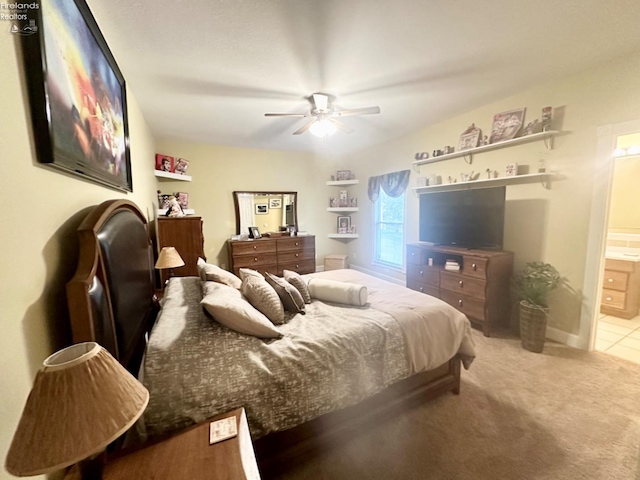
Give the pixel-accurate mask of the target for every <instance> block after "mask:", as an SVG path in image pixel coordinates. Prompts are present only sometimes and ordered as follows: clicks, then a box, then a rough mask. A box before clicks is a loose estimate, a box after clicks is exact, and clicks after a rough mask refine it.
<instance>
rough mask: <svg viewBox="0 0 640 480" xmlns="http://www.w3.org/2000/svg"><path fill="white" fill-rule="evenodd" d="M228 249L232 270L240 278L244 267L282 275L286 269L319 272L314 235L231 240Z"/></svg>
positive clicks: (299, 271)
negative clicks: (317, 270) (239, 275)
mask: <svg viewBox="0 0 640 480" xmlns="http://www.w3.org/2000/svg"><path fill="white" fill-rule="evenodd" d="M228 248H229V269H230V270H231V271H232V272H233V273H235V274H236V275H238V274H239V271H240V269H241V268H252V269H254V270H258V271H259V272H262V273H264V272H269V273H273V274H274V275H280V276H282V271H283V270H293V271H295V272H298V273H300V274H304V273H313V272H315V271H316V237H315V236H313V235H304V236H295V237H289V236H282V237H277V238H264V237H263V238H259V239H255V240H230V241H229V242H228Z"/></svg>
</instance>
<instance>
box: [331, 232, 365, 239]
mask: <svg viewBox="0 0 640 480" xmlns="http://www.w3.org/2000/svg"><path fill="white" fill-rule="evenodd" d="M327 236H328V237H329V238H358V234H357V233H330V234H328V235H327Z"/></svg>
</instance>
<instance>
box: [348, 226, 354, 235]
mask: <svg viewBox="0 0 640 480" xmlns="http://www.w3.org/2000/svg"><path fill="white" fill-rule="evenodd" d="M347 233H352V234H353V233H356V226H355V225H351V226H350V227H349V228H348V230H347Z"/></svg>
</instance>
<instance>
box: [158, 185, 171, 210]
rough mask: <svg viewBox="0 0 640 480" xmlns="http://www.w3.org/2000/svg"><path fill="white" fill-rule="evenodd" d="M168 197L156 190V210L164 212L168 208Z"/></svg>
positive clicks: (166, 194)
mask: <svg viewBox="0 0 640 480" xmlns="http://www.w3.org/2000/svg"><path fill="white" fill-rule="evenodd" d="M170 196H171V195H169V194H168V193H162V192H160V190H158V209H160V210H166V209H167V208H169V197H170Z"/></svg>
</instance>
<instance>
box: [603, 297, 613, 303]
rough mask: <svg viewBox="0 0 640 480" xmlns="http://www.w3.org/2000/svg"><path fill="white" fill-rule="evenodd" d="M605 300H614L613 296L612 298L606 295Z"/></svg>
mask: <svg viewBox="0 0 640 480" xmlns="http://www.w3.org/2000/svg"><path fill="white" fill-rule="evenodd" d="M605 300H606V301H607V302H610V301H611V300H613V298H611V297H606V298H605Z"/></svg>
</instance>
